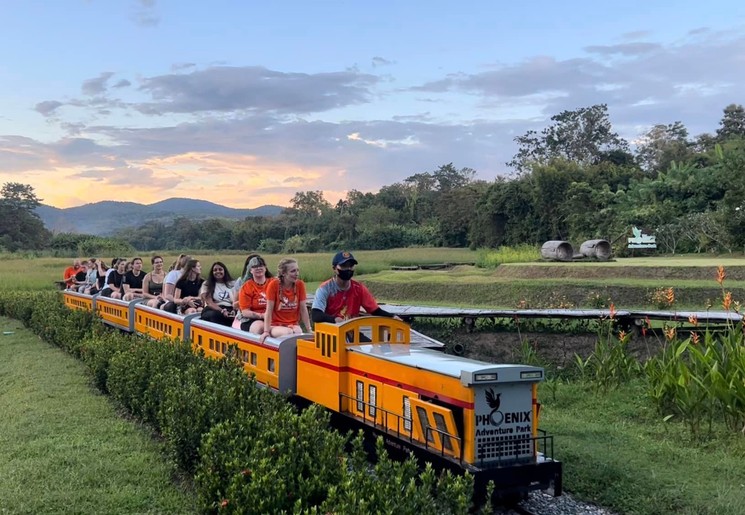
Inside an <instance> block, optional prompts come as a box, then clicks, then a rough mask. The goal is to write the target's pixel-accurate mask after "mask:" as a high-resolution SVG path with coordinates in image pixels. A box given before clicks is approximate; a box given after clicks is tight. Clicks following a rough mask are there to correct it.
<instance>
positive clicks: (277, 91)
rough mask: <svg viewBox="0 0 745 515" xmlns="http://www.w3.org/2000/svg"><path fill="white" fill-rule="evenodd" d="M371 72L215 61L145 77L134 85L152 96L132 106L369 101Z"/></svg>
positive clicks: (302, 105) (325, 106)
mask: <svg viewBox="0 0 745 515" xmlns="http://www.w3.org/2000/svg"><path fill="white" fill-rule="evenodd" d="M378 80H379V79H378V78H377V77H375V76H373V75H367V74H361V73H358V72H354V71H343V72H330V73H316V74H306V73H284V72H277V71H273V70H269V69H267V68H264V67H259V66H245V67H227V66H216V67H211V68H208V69H206V70H200V71H194V72H192V73H189V74H171V75H161V76H157V77H151V78H147V79H145V80H144V81H143V82H142V85H141V86H140V90H141V91H143V92H145V93H148V94H150V95H151V97H152V98H153V100H154V102H148V103H142V104H139V105H138V106H136V108H137V109H138V110H139V111H140V112H142V113H146V114H165V113H195V112H203V111H223V112H227V111H241V110H249V111H253V112H277V113H285V114H305V113H314V112H321V111H327V110H329V109H335V108H340V107H345V106H349V105H354V104H362V103H365V102H368V101H369V97H370V88H371V87H372V86H373V85H374V84H376V83H377V82H378Z"/></svg>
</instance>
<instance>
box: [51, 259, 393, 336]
mask: <svg viewBox="0 0 745 515" xmlns="http://www.w3.org/2000/svg"><path fill="white" fill-rule="evenodd" d="M150 262H151V264H152V271H151V272H148V273H144V272H143V270H142V258H139V257H135V258H132V260H131V261H127V260H126V259H123V258H115V259H114V260H113V261H112V263H111V267H110V268H109V267H107V266H106V264H105V263H104V262H103V261H102V260H100V259H96V258H92V259H90V260H88V261H86V262H84V263H81V261H80V260H79V259H76V260H74V261H73V265H72V266H71V267H68V268H67V269H66V270H65V272H64V281H65V284H66V286H67V289H69V290H74V291H78V292H80V293H85V294H89V295H94V294H96V293H100V295H101V296H104V297H110V298H112V299H122V300H125V301H130V300H134V299H139V298H142V299H144V302H145V303H146V304H147V305H148V306H150V307H151V308H155V309H162V310H164V311H168V312H170V313H174V314H181V315H189V314H193V313H200V316H201V318H202V320H206V321H209V322H214V323H216V324H221V325H224V326H232V327H233V328H236V329H241V330H243V331H247V332H251V333H254V334H257V335H260V339H261V341H263V340H264V339H265V338H266V337H268V336H272V337H279V336H285V335H289V334H300V333H302V331H303V329H302V328H303V327H304V328H305V329H306V330H307V331H310V330H311V325H310V322H311V319H312V320H313V322H331V323H339V322H342V321H344V320H347V319H349V318H354V317H357V316H359V314H360V309H361V308H362V309H364V310H365V312H367V313H368V314H371V315H376V316H387V317H394V315H392V314H391V313H388V312H387V311H385V310H383V309H381V308H380V307H379V306H378V304H377V302H376V301H375V298H374V297H373V295H372V294H371V293H370V291H369V290H368V289H367V288H366V287H365V286H364V285H363V284H361V283H359V282H357V281H354V280H352V277H353V276H354V267H355V266H356V265H357V264H358V262H357V260H356V259H355V258H354V256H353V255H352V254H351V253H350V252H346V251H342V252H338V253H337V254H336V255H334V257H333V259H332V261H331V266H332V269H333V271H334V276H333V277H332V278H331V279H329V280H327V281H326V282H324V283H322V284H321V286H319V288H318V290H316V293H315V296H314V299H313V306H312V310H311V314H309V313H308V308H307V304H306V299H307V295H306V290H305V283H304V282H303V281H302V280H301V279H300V278H299V277H300V268H299V266H298V262H297V260H295V259H290V258H286V259H282V260H280V262H279V265H278V266H277V274H276V277H275V276H274V275H273V274H272V273H271V272H270V271H269V270H268V269H267V266H266V261H265V260H264V258H262V257H261V256H260V255H259V254H250V255H249V256H248V257H246V261H245V263H244V265H243V271H242V273H241V275H240V277H238V278H237V279H233V277H232V276H231V275H230V272H229V271H228V267H227V266H225V264H224V263H222V262H220V261H216V262H215V263H213V264H212V267H211V268H210V271H209V274H207V277H206V278H203V277H202V265H201V263H200V262H199V261H198V260H196V259H192V257H191V256H189V255H186V254H181V255H180V256H179V257H178V259H176V261H174V262H173V264H172V265H171V268H170V270H169V272H168V273H166V272H165V269H164V261H163V258H162V257H161V256H153V257H152V258H151V260H150ZM394 318H398V317H394ZM301 324H302V327H301Z"/></svg>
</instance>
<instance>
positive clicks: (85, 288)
mask: <svg viewBox="0 0 745 515" xmlns="http://www.w3.org/2000/svg"><path fill="white" fill-rule="evenodd" d="M86 265H87V267H86V273H85V282H84V283H83V284H81V285H80V286H79V287H78V292H79V293H85V294H87V295H91V290H92V289H93V288H94V287H95V285H96V273H97V270H98V266H97V265H96V258H90V259H89V260H88V261H87V262H86Z"/></svg>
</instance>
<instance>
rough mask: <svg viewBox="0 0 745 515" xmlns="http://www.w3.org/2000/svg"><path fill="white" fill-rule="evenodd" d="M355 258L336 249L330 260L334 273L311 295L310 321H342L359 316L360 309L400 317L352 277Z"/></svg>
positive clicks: (369, 312)
mask: <svg viewBox="0 0 745 515" xmlns="http://www.w3.org/2000/svg"><path fill="white" fill-rule="evenodd" d="M355 265H357V260H356V259H354V256H353V255H352V254H351V253H350V252H347V251H341V252H337V253H336V254H335V255H334V257H333V259H332V260H331V268H332V269H333V270H334V276H333V277H332V278H331V279H329V280H327V281H325V282H323V283H322V284H321V285H320V286H319V287H318V289H317V290H316V293H315V296H314V297H313V306H312V310H311V317H312V318H313V322H329V323H332V324H335V323H339V322H343V321H345V320H348V319H350V318H355V317H358V316H360V308H364V310H365V311H366V312H367V313H368V314H370V315H374V316H382V317H391V318H395V319H396V320H401V318H399V317H398V316H396V315H394V314H393V313H389V312H387V311H385V310H384V309H382V308H381V307H380V306H378V303H377V301H376V300H375V297H373V295H372V293H370V290H368V289H367V287H366V286H365V285H364V284H362V283H359V282H357V281H355V280H353V279H352V277H353V276H354V267H355Z"/></svg>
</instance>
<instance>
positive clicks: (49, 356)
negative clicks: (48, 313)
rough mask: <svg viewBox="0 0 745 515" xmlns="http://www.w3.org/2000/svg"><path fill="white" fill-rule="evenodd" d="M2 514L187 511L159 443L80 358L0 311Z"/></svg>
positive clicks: (190, 507) (186, 497) (186, 498)
mask: <svg viewBox="0 0 745 515" xmlns="http://www.w3.org/2000/svg"><path fill="white" fill-rule="evenodd" d="M0 326H2V332H3V333H5V332H13V334H12V335H2V336H0V414H1V415H0V513H3V514H5V513H34V514H35V513H107V514H108V513H193V512H194V511H195V508H194V505H195V503H194V498H193V496H192V494H191V492H190V490H189V488H188V487H185V486H181V485H179V484H178V483H177V482H176V480H175V468H174V467H173V466H172V465H170V464H169V462H168V460H167V459H166V458H165V457H164V455H163V453H162V448H161V446H160V444H159V443H157V442H156V440H154V439H153V438H152V435H151V434H150V433H149V432H148V431H147V430H144V429H142V428H141V427H139V426H138V425H137V424H135V423H133V422H130V421H128V420H125V419H123V418H122V417H121V416H120V415H119V414H118V413H116V411H115V410H114V408H113V407H112V405H111V404H110V402H109V401H108V399H107V398H106V397H104V396H102V395H100V394H98V393H96V392H95V391H94V390H93V389H92V387H91V386H90V385H89V382H88V379H87V377H88V376H87V374H86V373H85V370H84V367H83V365H82V363H80V362H79V361H77V360H75V359H74V358H72V357H70V356H69V355H67V354H65V353H64V352H63V351H62V350H60V349H58V348H56V347H52V346H50V345H49V344H47V343H45V342H43V341H40V340H39V339H38V338H37V337H36V336H35V335H33V334H32V333H31V332H30V331H28V330H26V329H24V328H22V326H21V324H20V322H18V321H16V320H11V319H8V318H2V317H0Z"/></svg>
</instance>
